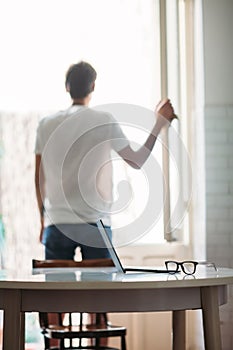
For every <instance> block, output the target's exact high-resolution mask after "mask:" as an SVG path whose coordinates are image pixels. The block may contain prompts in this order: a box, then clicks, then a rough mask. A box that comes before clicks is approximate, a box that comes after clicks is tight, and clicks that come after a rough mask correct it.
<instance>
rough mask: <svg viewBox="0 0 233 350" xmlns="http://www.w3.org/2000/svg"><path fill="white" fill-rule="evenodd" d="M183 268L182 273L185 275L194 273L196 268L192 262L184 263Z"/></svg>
mask: <svg viewBox="0 0 233 350" xmlns="http://www.w3.org/2000/svg"><path fill="white" fill-rule="evenodd" d="M182 266H183V271H184V273H186V274H187V275H192V274H194V273H195V269H196V266H195V264H194V263H193V262H192V261H186V262H184V263H183V264H182Z"/></svg>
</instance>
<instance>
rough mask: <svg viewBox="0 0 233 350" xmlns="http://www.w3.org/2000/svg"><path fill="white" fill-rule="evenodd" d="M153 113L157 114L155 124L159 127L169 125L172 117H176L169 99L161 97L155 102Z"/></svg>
mask: <svg viewBox="0 0 233 350" xmlns="http://www.w3.org/2000/svg"><path fill="white" fill-rule="evenodd" d="M155 114H156V116H157V121H156V124H157V126H159V127H160V128H161V129H162V128H163V127H164V126H165V125H169V124H170V123H171V122H172V120H173V119H175V118H177V116H176V115H175V113H174V109H173V106H172V104H171V102H170V100H169V99H163V100H161V101H160V102H159V103H158V104H157V106H156V108H155Z"/></svg>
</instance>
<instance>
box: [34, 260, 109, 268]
mask: <svg viewBox="0 0 233 350" xmlns="http://www.w3.org/2000/svg"><path fill="white" fill-rule="evenodd" d="M108 266H109V267H111V266H114V264H113V261H112V259H87V260H82V261H75V260H36V259H32V267H33V269H36V268H47V267H48V268H49V267H108Z"/></svg>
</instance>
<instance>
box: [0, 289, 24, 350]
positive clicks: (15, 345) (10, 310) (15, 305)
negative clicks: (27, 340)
mask: <svg viewBox="0 0 233 350" xmlns="http://www.w3.org/2000/svg"><path fill="white" fill-rule="evenodd" d="M2 295H3V298H4V319H3V347H2V349H3V350H13V349H14V350H23V349H24V325H23V323H24V316H23V315H22V314H21V312H20V306H21V293H20V291H19V290H7V289H6V290H4V292H3V293H2ZM22 333H23V334H22Z"/></svg>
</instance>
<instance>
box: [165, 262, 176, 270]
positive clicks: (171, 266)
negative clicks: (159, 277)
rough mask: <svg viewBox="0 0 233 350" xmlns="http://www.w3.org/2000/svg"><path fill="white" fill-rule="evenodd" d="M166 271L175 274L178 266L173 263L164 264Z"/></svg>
mask: <svg viewBox="0 0 233 350" xmlns="http://www.w3.org/2000/svg"><path fill="white" fill-rule="evenodd" d="M166 266H167V270H169V271H171V272H170V273H175V272H177V271H178V265H177V263H176V262H175V261H167V262H166Z"/></svg>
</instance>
